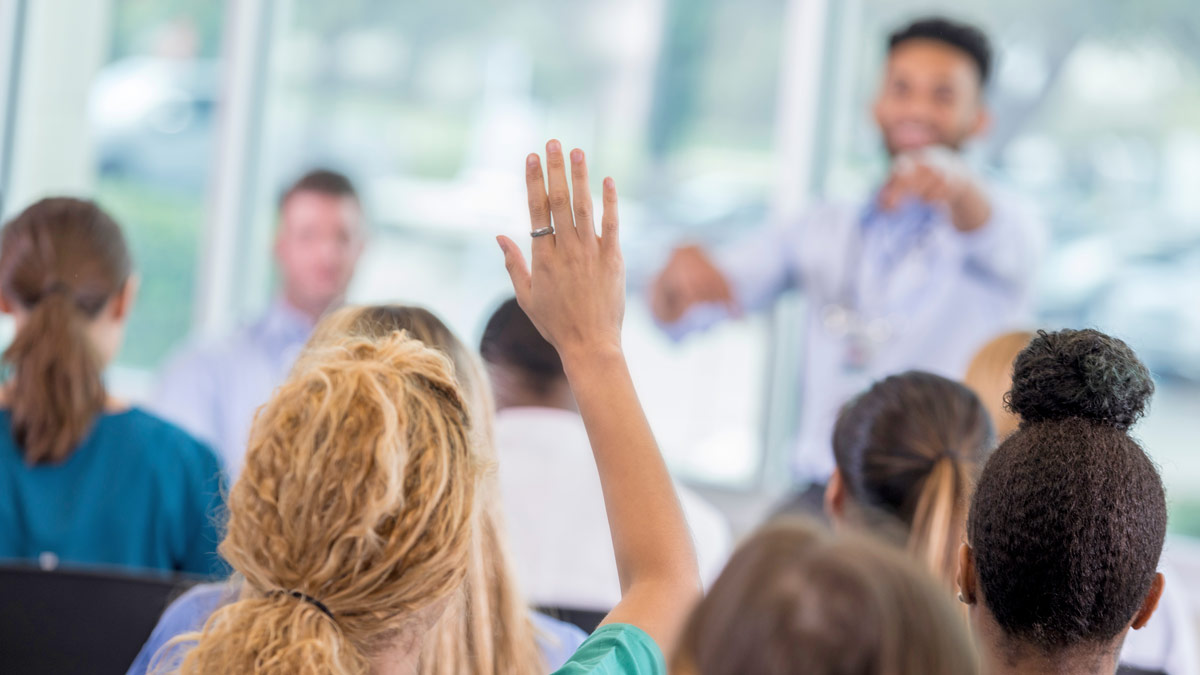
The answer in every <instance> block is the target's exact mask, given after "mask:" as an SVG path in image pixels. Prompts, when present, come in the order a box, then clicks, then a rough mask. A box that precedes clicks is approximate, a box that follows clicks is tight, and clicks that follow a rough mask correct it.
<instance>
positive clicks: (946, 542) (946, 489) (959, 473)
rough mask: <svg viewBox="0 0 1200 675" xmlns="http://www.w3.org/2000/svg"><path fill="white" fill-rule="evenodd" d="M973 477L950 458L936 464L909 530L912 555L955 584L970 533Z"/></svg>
mask: <svg viewBox="0 0 1200 675" xmlns="http://www.w3.org/2000/svg"><path fill="white" fill-rule="evenodd" d="M970 489H971V477H970V476H969V475H968V474H967V471H966V469H965V468H964V467H963V465H962V463H960V462H958V461H956V460H955V459H954V458H953V457H952V456H951V455H950V454H944V455H942V456H941V457H939V458H938V459H937V460H935V461H934V464H933V468H932V469H930V471H929V474H928V475H927V476H926V477H925V481H924V483H923V484H922V486H921V490H920V492H919V493H918V494H917V504H916V507H915V508H914V510H913V516H912V524H911V525H910V527H909V536H908V552H909V553H910V554H912V555H913V556H914V557H915V558H916V559H917V560H920V561H921V562H923V563H924V564H925V566H926V568H927V569H928V570H929V571H930V572H931V573H932V574H933V575H934V577H935V578H938V579H941V580H943V581H945V582H946V583H949V584H951V585H952V584H954V578H955V574H956V568H957V562H956V561H957V558H956V554H957V551H958V544H959V543H960V542H961V541H962V540H963V536H964V534H965V531H966V529H965V528H966V511H967V502H968V499H969V497H970Z"/></svg>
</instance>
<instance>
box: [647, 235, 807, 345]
mask: <svg viewBox="0 0 1200 675" xmlns="http://www.w3.org/2000/svg"><path fill="white" fill-rule="evenodd" d="M807 221H808V219H807V218H806V219H802V220H800V221H798V222H789V223H783V224H776V225H771V226H768V227H765V228H762V229H760V230H757V231H755V232H753V233H751V234H749V235H748V236H747V237H745V238H744V239H742V240H740V241H737V242H734V243H732V244H726V245H723V246H718V247H710V248H709V249H708V252H709V254H710V255H711V256H712V257H713V262H714V263H715V264H716V266H717V268H718V269H720V270H721V272H722V273H724V275H725V278H726V280H727V281H728V282H729V284H730V286H732V289H733V294H734V296H735V297H736V298H737V301H738V304H739V305H740V306H741V308H742V309H743V310H744V311H746V312H756V311H759V310H762V309H765V308H767V307H769V306H770V305H771V304H772V303H773V302H775V300H776V299H777V298H778V297H779V296H780V295H781V294H782V293H783V292H784V291H787V290H789V289H791V288H796V287H798V286H799V285H800V280H801V279H802V278H803V270H801V269H800V267H801V259H802V258H801V256H800V253H801V252H802V251H803V248H804V242H803V238H804V236H805V232H806V231H807V229H808V222H807ZM727 318H729V310H728V309H726V308H725V307H724V306H722V305H718V304H713V303H707V304H702V305H697V306H695V307H692V308H691V309H689V310H688V311H687V312H686V313H685V314H684V315H683V316H682V317H680V318H679V320H678V321H675V322H674V323H670V324H663V325H662V329H663V330H664V331H665V332H666V333H667V335H669V336H670V337H671V338H672V339H676V340H678V339H680V338H682V337H684V336H685V335H687V334H689V333H693V332H696V331H700V330H704V329H707V328H709V327H711V326H713V325H715V324H717V323H720V322H721V321H723V320H725V319H727Z"/></svg>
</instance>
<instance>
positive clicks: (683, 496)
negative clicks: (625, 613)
mask: <svg viewBox="0 0 1200 675" xmlns="http://www.w3.org/2000/svg"><path fill="white" fill-rule="evenodd" d="M479 351H480V353H481V354H482V355H483V358H484V361H485V363H486V365H487V369H488V374H489V375H490V377H491V381H492V388H493V391H494V392H495V397H496V408H497V412H496V446H497V457H498V459H499V462H500V463H499V473H500V493H501V496H502V498H503V502H504V509H505V514H506V516H507V519H508V522H509V523H511V524H513V525H514V526H515V527H513V528H512V537H511V540H512V544H513V554H514V560H515V561H516V569H517V572H518V574H519V575H520V578H521V583H522V585H523V586H524V588H525V590H526V593H527V594H528V596H529V598H530V600H531V601H532V602H533V604H534V605H536V606H539V607H546V608H553V609H555V610H560V611H562V610H565V611H564V616H572V615H576V616H577V617H579V618H578V619H577V621H578V622H579V623H581V624H585V623H586V618H584V617H586V615H588V614H591V615H593V617H594V618H595V619H598V618H599V617H600V616H602V615H603V614H604V613H606V612H607V611H608V610H610V609H612V608H613V606H615V605H616V604H617V602H618V601H619V600H620V599H621V586H620V583H619V581H618V579H617V566H616V564H615V563H614V561H613V548H612V546H613V544H612V537H611V536H610V535H609V529H608V518H607V516H606V515H605V511H604V500H603V498H602V495H601V492H600V478H599V476H598V475H597V474H596V464H595V460H594V459H593V458H592V453H591V445H590V444H589V442H588V436H587V432H586V431H585V429H584V424H583V419H582V418H581V417H580V416H579V408H578V406H577V404H576V402H575V397H574V396H573V395H572V393H571V388H570V386H569V385H568V384H567V375H566V373H565V372H564V371H563V365H562V360H561V359H560V358H559V356H558V352H557V351H555V349H554V347H553V346H552V345H551V344H550V343H549V342H547V341H546V339H545V338H543V337H542V336H541V334H539V333H538V330H537V328H535V327H534V325H533V322H532V321H530V320H529V317H528V316H527V315H526V314H525V312H523V311H522V310H521V307H520V306H519V305H518V304H517V301H516V299H515V298H514V299H509V300H507V301H505V302H504V303H503V304H501V305H500V307H499V308H498V309H497V310H496V311H495V312H494V313H493V314H492V316H491V318H490V319H489V320H488V322H487V327H486V328H485V329H484V332H483V338H482V340H481V344H480V347H479ZM676 491H677V492H678V494H679V500H680V504H681V505H682V506H683V512H684V516H685V517H686V518H687V521H688V525H689V527H690V528H691V532H692V537H693V539H694V542H695V545H696V553H697V556H698V558H699V562H700V572H701V575H702V577H703V578H704V579H705V580H708V581H711V580H712V579H715V578H716V576H717V574H718V573H720V571H721V567H722V566H723V565H724V564H725V560H726V558H727V557H728V555H729V551H730V548H731V546H732V544H731V541H732V535H731V533H730V528H729V523H728V521H726V520H725V517H724V516H723V515H722V514H721V512H720V511H718V510H717V509H716V508H715V507H714V506H712V505H711V504H709V503H708V502H706V501H704V499H702V498H701V497H700V496H699V495H697V494H695V493H694V492H692V491H691V490H688V489H687V488H685V487H683V486H680V485H676ZM585 627H586V628H589V629H590V628H594V627H595V626H594V625H590V626H585Z"/></svg>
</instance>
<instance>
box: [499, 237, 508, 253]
mask: <svg viewBox="0 0 1200 675" xmlns="http://www.w3.org/2000/svg"><path fill="white" fill-rule="evenodd" d="M496 245H497V246H499V247H500V250H501V251H504V252H505V253H508V251H507V250H505V248H504V240H503V239H501V238H500V237H496Z"/></svg>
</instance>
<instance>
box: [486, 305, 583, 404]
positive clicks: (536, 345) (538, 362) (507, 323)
mask: <svg viewBox="0 0 1200 675" xmlns="http://www.w3.org/2000/svg"><path fill="white" fill-rule="evenodd" d="M479 353H480V355H482V356H483V360H484V361H486V362H488V363H491V364H498V365H505V366H509V367H511V368H516V369H518V370H520V371H521V372H522V373H524V374H525V375H526V377H527V378H528V381H529V384H530V386H532V387H533V388H534V389H536V390H537V391H538V393H546V392H547V391H549V389H550V387H552V386H553V385H554V383H555V382H557V381H558V380H560V379H562V378H564V377H566V373H565V372H564V371H563V365H562V359H560V358H559V356H558V351H557V350H555V349H554V346H553V345H551V344H550V343H549V342H547V341H546V338H544V337H542V334H541V333H539V332H538V329H537V327H536V326H534V325H533V322H532V321H530V320H529V317H528V316H527V315H526V314H525V312H524V310H522V309H521V306H520V305H518V304H517V299H516V298H509V299H508V300H505V301H504V302H503V303H501V304H500V307H498V308H497V309H496V311H495V312H493V313H492V317H491V318H490V319H488V322H487V327H486V328H484V330H483V338H482V339H481V340H480V341H479Z"/></svg>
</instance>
